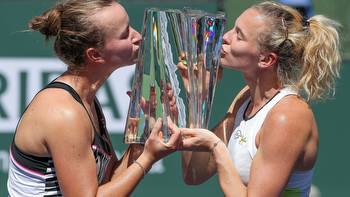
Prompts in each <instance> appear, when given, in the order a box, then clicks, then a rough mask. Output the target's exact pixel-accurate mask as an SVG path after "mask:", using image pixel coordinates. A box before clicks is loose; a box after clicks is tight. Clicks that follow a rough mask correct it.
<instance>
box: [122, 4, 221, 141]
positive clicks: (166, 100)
mask: <svg viewBox="0 0 350 197" xmlns="http://www.w3.org/2000/svg"><path fill="white" fill-rule="evenodd" d="M224 25H225V16H224V14H223V13H215V14H212V13H207V12H204V11H201V10H191V9H188V8H184V9H182V10H179V9H165V10H161V9H158V8H148V9H146V10H145V12H144V21H143V28H142V42H141V46H140V50H139V55H138V61H137V63H136V68H135V76H134V80H133V84H132V93H131V97H130V104H129V111H128V116H127V120H126V126H125V131H124V143H127V144H132V143H139V144H142V143H145V141H146V140H147V138H148V136H149V134H150V132H151V130H152V128H153V125H154V124H155V122H156V120H157V119H158V118H161V119H162V123H163V124H162V129H161V131H162V132H161V135H162V138H163V140H164V142H167V141H168V139H169V137H170V132H169V131H168V121H169V120H170V119H171V120H172V121H173V122H174V123H176V124H177V125H178V126H179V127H189V128H207V127H208V123H209V119H210V112H211V107H212V102H213V98H214V93H215V86H216V82H217V74H218V68H219V63H220V47H221V44H222V36H223V31H224Z"/></svg>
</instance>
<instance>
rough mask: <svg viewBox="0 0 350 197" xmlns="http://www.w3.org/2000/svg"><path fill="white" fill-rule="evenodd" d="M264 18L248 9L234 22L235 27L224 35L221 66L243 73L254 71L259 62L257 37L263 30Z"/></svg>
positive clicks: (255, 11)
mask: <svg viewBox="0 0 350 197" xmlns="http://www.w3.org/2000/svg"><path fill="white" fill-rule="evenodd" d="M265 26H266V25H265V17H264V16H263V15H261V14H260V13H259V12H258V11H257V10H255V9H252V8H249V9H247V10H246V11H245V12H243V13H242V14H241V15H240V16H239V17H238V19H237V20H236V23H235V26H234V27H233V28H232V29H231V30H230V31H228V32H227V33H225V34H224V37H223V45H222V48H221V64H222V66H224V67H227V68H233V69H236V70H240V71H243V72H249V71H251V70H252V69H253V70H256V69H257V65H258V61H259V55H260V53H259V50H258V40H257V39H258V35H259V34H260V33H262V32H263V31H264V30H265Z"/></svg>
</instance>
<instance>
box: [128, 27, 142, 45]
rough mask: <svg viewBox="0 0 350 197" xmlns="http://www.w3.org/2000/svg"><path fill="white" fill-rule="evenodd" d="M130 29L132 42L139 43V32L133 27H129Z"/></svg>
mask: <svg viewBox="0 0 350 197" xmlns="http://www.w3.org/2000/svg"><path fill="white" fill-rule="evenodd" d="M130 28H131V31H132V43H133V44H136V45H139V44H140V41H141V34H140V33H139V32H137V31H136V30H135V29H134V28H132V27H130Z"/></svg>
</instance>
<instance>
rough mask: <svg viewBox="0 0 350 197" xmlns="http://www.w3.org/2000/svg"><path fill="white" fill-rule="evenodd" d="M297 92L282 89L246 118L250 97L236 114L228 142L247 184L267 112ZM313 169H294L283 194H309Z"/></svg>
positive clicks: (237, 166)
mask: <svg viewBox="0 0 350 197" xmlns="http://www.w3.org/2000/svg"><path fill="white" fill-rule="evenodd" d="M291 94H294V95H296V94H297V93H296V92H295V91H293V90H291V89H287V88H285V89H282V90H280V91H279V93H277V94H276V95H275V96H274V97H273V98H271V99H270V101H269V102H268V103H266V104H265V105H264V106H263V107H262V108H261V109H260V110H259V111H258V112H257V113H256V114H255V115H254V116H253V117H251V118H249V119H244V114H245V111H246V110H247V107H248V105H249V103H250V100H251V99H250V98H248V99H247V100H246V101H245V102H244V103H243V104H242V106H241V107H240V108H239V110H238V112H237V114H236V120H235V124H234V127H233V129H234V131H233V133H232V135H231V137H230V140H229V143H228V149H229V151H230V155H231V159H232V161H233V163H234V166H235V168H236V169H237V172H238V174H239V176H240V177H241V180H242V181H243V183H244V184H245V185H247V184H248V182H249V175H250V167H251V163H252V160H253V158H254V156H255V154H256V151H257V147H256V146H255V137H256V135H257V133H258V132H259V130H260V128H261V126H262V124H263V123H264V120H265V117H266V115H267V113H268V112H269V111H270V110H271V108H272V107H273V106H275V105H276V103H278V102H279V101H280V100H281V99H282V98H283V97H285V96H287V95H291ZM312 175H313V170H312V169H311V170H308V171H294V172H293V173H292V175H291V177H290V178H289V181H288V184H287V186H286V188H285V190H284V193H283V196H303V197H304V196H309V192H310V188H311V183H312Z"/></svg>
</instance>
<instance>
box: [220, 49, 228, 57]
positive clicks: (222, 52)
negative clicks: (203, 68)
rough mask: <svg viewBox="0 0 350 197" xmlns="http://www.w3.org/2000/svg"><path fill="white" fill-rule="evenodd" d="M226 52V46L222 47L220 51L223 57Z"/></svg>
mask: <svg viewBox="0 0 350 197" xmlns="http://www.w3.org/2000/svg"><path fill="white" fill-rule="evenodd" d="M226 54H227V52H226V51H225V49H224V47H221V51H220V55H221V57H224V56H225V55H226Z"/></svg>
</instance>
